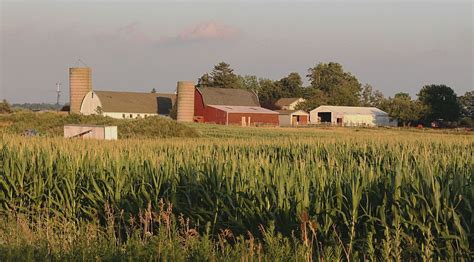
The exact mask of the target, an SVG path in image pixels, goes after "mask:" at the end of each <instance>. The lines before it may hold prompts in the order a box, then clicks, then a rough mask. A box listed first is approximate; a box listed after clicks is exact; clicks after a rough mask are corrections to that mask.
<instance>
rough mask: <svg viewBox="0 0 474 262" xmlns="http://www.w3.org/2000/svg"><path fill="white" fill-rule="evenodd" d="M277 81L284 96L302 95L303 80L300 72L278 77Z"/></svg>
mask: <svg viewBox="0 0 474 262" xmlns="http://www.w3.org/2000/svg"><path fill="white" fill-rule="evenodd" d="M279 82H280V84H281V87H282V95H283V96H284V97H300V96H302V95H303V80H302V79H301V76H300V74H298V73H295V72H293V73H290V74H289V75H288V76H286V77H284V78H282V79H280V81H279Z"/></svg>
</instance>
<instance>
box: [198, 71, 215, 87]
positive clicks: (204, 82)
mask: <svg viewBox="0 0 474 262" xmlns="http://www.w3.org/2000/svg"><path fill="white" fill-rule="evenodd" d="M212 85H213V82H212V79H211V77H210V76H209V74H208V73H205V74H204V75H202V76H201V77H200V78H199V79H198V84H197V85H196V86H197V87H208V86H212Z"/></svg>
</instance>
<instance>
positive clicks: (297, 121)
mask: <svg viewBox="0 0 474 262" xmlns="http://www.w3.org/2000/svg"><path fill="white" fill-rule="evenodd" d="M276 111H277V112H278V113H279V116H278V119H279V121H280V126H305V125H308V122H309V114H308V113H306V112H305V111H303V110H276Z"/></svg>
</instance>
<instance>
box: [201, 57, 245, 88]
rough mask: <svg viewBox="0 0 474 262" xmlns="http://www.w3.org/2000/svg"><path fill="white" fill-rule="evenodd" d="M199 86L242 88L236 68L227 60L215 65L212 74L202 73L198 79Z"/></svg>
mask: <svg viewBox="0 0 474 262" xmlns="http://www.w3.org/2000/svg"><path fill="white" fill-rule="evenodd" d="M198 86H199V87H220V88H242V86H241V85H240V82H239V78H238V77H237V75H236V74H234V69H232V68H231V67H230V65H229V64H227V63H225V62H220V63H219V64H217V65H215V66H214V68H213V69H212V72H211V73H210V74H208V73H206V74H204V75H202V76H201V77H200V78H199V80H198Z"/></svg>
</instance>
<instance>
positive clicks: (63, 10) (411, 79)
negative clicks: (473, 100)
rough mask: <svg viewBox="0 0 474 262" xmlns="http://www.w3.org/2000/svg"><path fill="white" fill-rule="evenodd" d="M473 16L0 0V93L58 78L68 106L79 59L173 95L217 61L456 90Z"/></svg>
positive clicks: (111, 86)
mask: <svg viewBox="0 0 474 262" xmlns="http://www.w3.org/2000/svg"><path fill="white" fill-rule="evenodd" d="M473 23H474V20H473V3H472V1H470V0H467V1H462V0H454V1H448V0H446V1H427V0H419V1H406V0H399V1H395V0H393V1H390V0H378V1H373V0H369V1H359V0H352V1H349V0H346V1H343V0H336V1H270V0H267V1H264V0H261V1H250V0H247V1H229V0H221V1H199V0H197V1H174V2H170V1H152V0H141V1H140V0H139V1H123V0H122V1H117V0H98V1H92V0H88V1H78V0H71V1H68V0H63V1H59V0H49V1H42V0H36V1H33V0H16V1H13V0H0V50H1V52H0V59H1V60H0V99H7V100H8V101H10V102H12V103H24V102H32V103H33V102H35V103H38V102H46V103H55V101H56V93H55V90H56V83H57V82H61V83H62V85H61V90H62V94H61V103H67V102H68V96H69V90H68V89H69V81H68V68H69V67H77V66H83V65H84V64H85V65H87V66H89V67H91V68H92V78H93V80H92V82H93V88H94V89H96V90H112V91H135V92H149V91H150V90H152V89H153V88H155V89H156V90H157V91H158V92H174V91H175V89H176V82H177V81H180V80H192V81H197V79H198V78H199V77H200V76H201V75H202V74H203V73H206V72H209V71H211V70H212V67H213V66H214V65H215V64H217V63H219V62H221V61H225V62H227V63H229V64H230V65H231V67H232V68H233V69H234V70H235V72H236V73H238V74H241V75H256V76H258V77H263V78H271V79H274V80H277V79H281V78H282V77H284V76H286V75H288V74H289V73H291V72H297V73H299V74H300V75H301V76H303V77H305V76H306V74H307V71H308V68H310V67H314V66H315V65H317V64H318V63H328V62H338V63H340V64H342V65H343V66H344V69H345V70H346V71H348V72H351V73H352V74H353V75H355V76H356V77H357V78H358V79H359V81H360V82H361V83H362V84H365V83H369V84H371V85H372V86H373V87H374V88H375V89H379V90H381V91H382V92H383V93H384V94H385V95H386V96H393V95H394V94H395V93H398V92H407V93H409V94H411V95H412V97H415V96H416V94H417V92H418V91H419V90H420V88H421V87H422V86H424V85H427V84H446V85H448V86H450V87H452V88H453V89H454V90H455V92H456V93H457V94H458V95H462V94H464V93H465V92H466V91H472V90H474V84H473V82H474V81H473V61H474V56H473ZM305 84H308V80H307V79H305Z"/></svg>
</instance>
